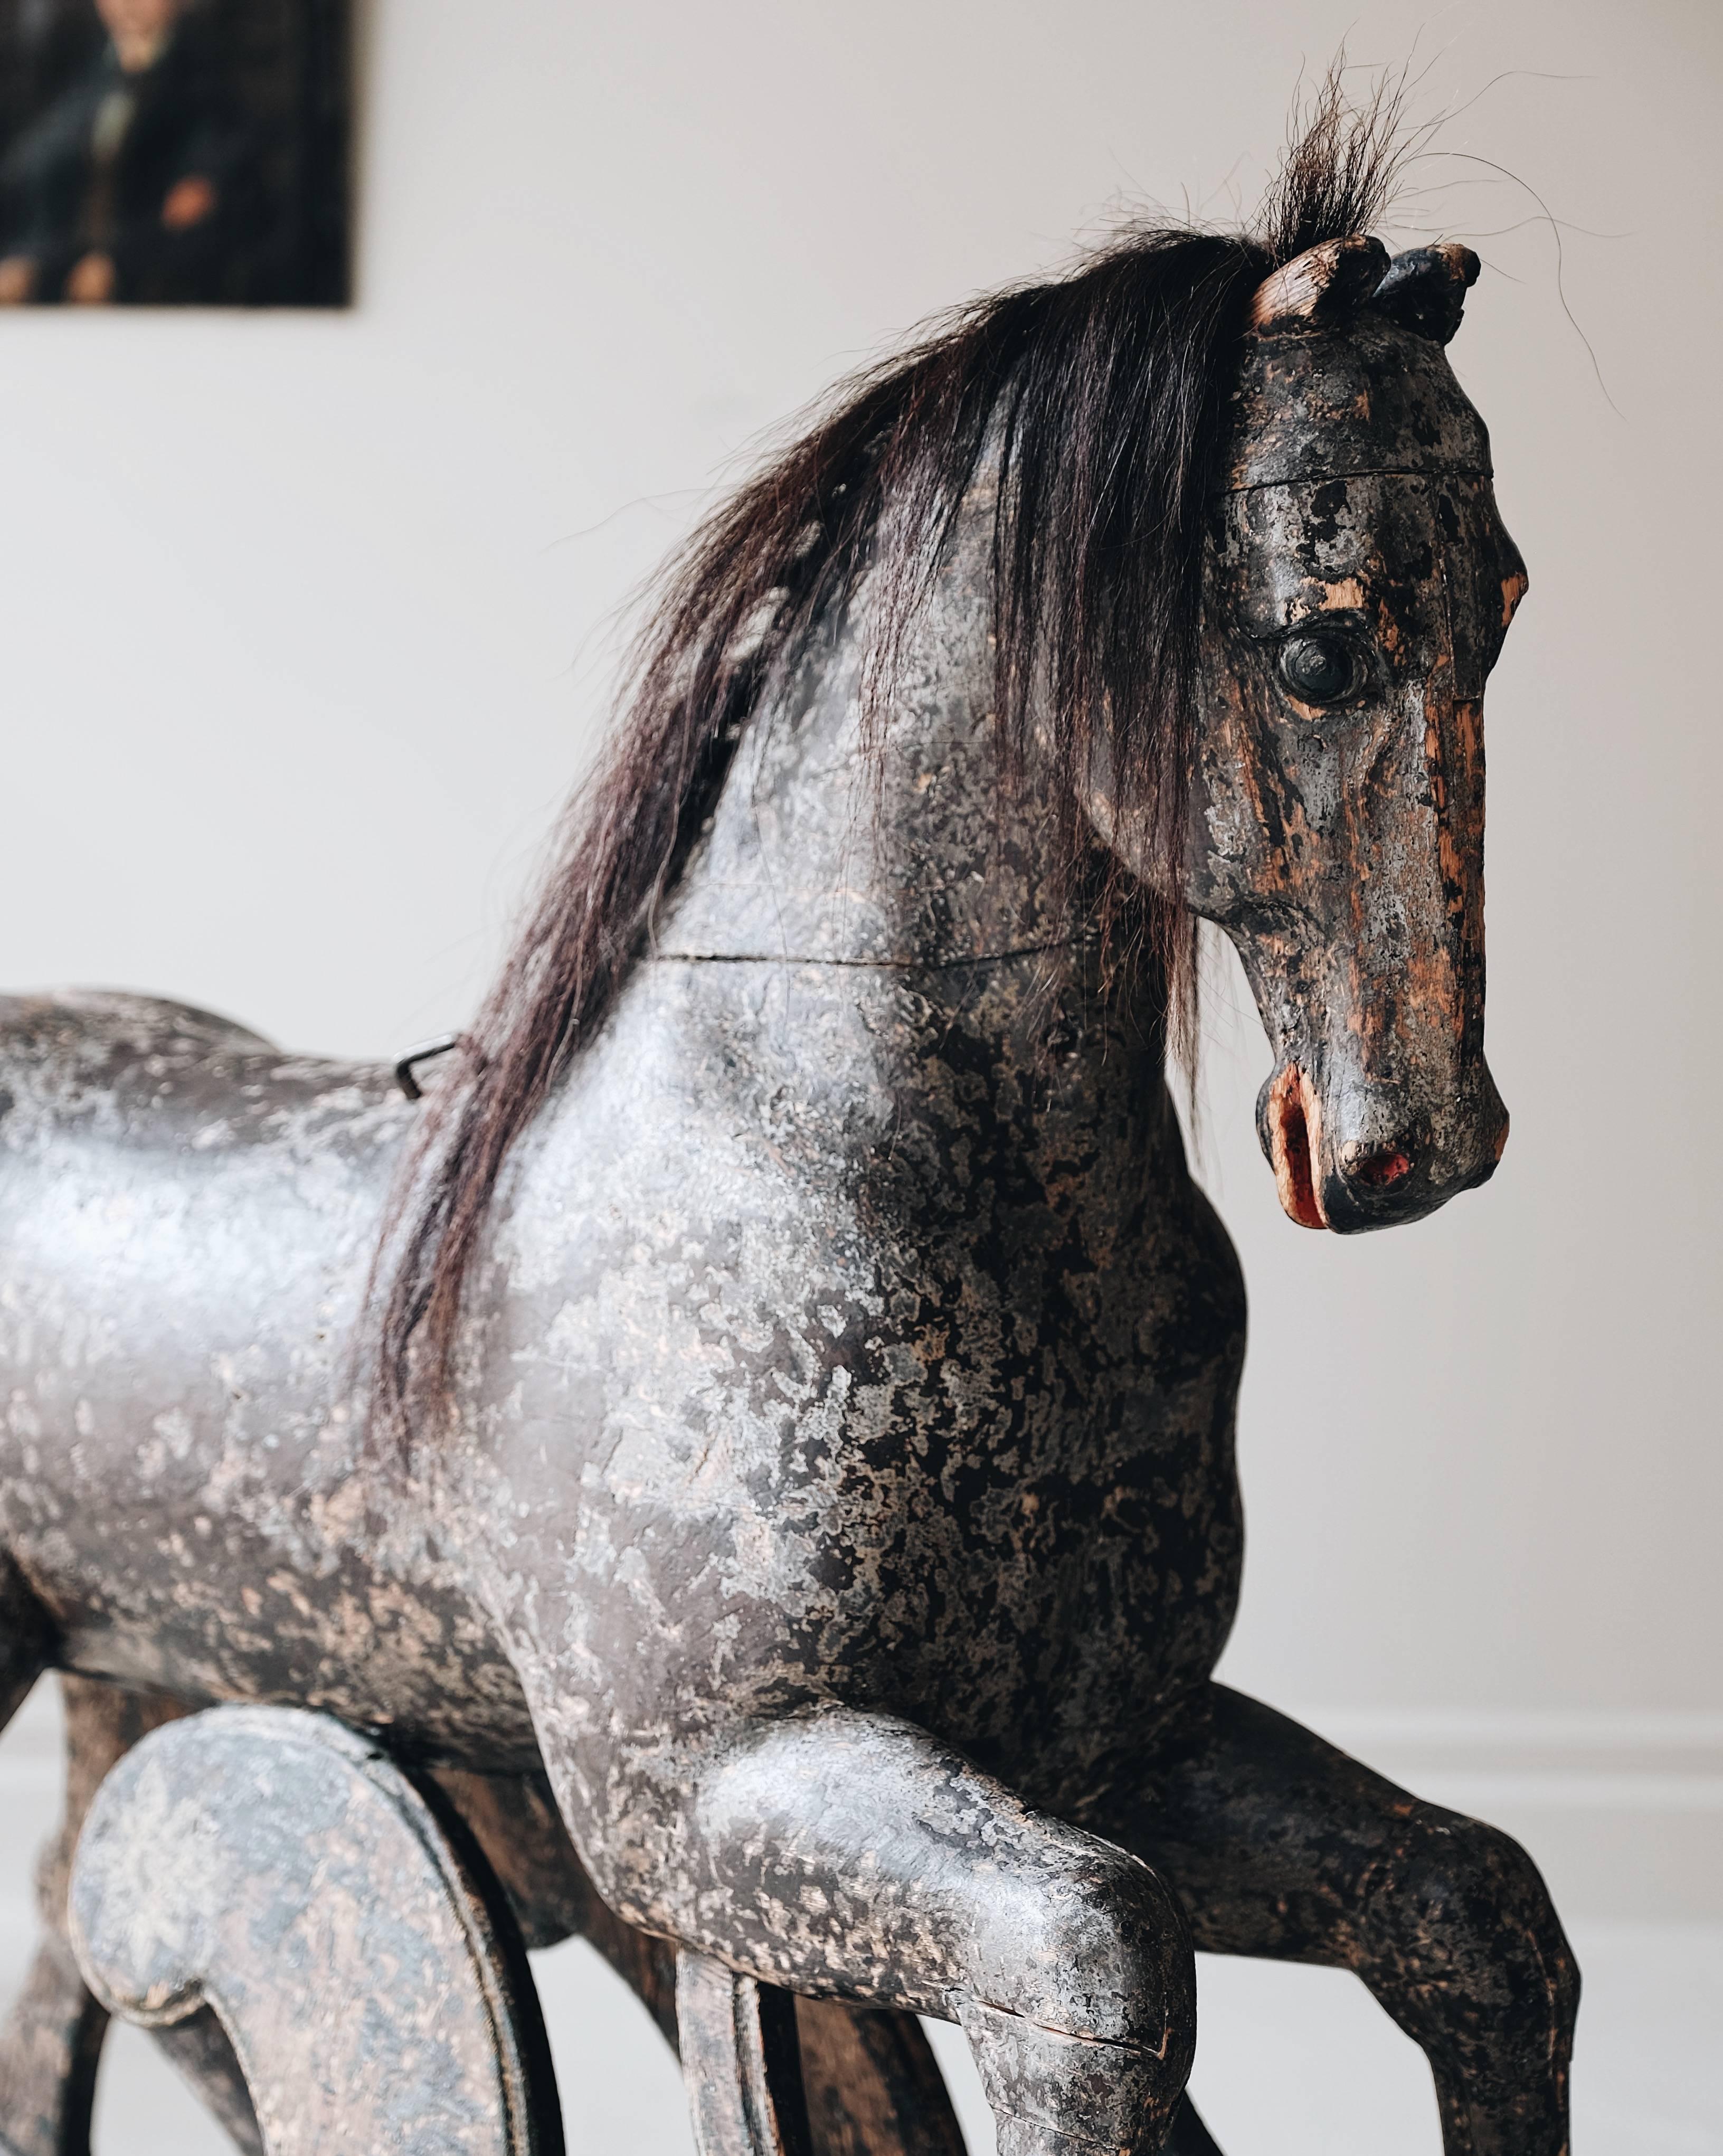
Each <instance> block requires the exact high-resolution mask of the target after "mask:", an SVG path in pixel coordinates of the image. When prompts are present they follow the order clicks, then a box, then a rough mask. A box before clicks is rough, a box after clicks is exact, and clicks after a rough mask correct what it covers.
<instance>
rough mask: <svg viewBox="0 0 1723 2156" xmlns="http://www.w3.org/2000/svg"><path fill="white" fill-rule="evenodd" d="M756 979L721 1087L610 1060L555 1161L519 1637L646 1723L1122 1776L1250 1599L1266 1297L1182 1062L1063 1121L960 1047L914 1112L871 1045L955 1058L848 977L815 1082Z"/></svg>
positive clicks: (512, 1429)
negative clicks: (1240, 1238) (861, 1729)
mask: <svg viewBox="0 0 1723 2156" xmlns="http://www.w3.org/2000/svg"><path fill="white" fill-rule="evenodd" d="M713 970H714V972H715V973H716V972H717V970H718V969H713ZM741 971H742V969H741V968H724V969H722V980H721V984H720V985H721V988H722V990H723V992H724V993H726V995H728V996H729V997H731V998H732V1001H731V1006H730V1009H729V1010H728V1011H727V1012H726V1014H724V1017H725V1021H726V1022H725V1024H724V1025H723V1026H722V1028H721V1029H720V1037H721V1039H722V1041H723V1044H724V1046H725V1049H726V1051H727V1052H728V1053H729V1054H730V1057H731V1060H730V1061H729V1063H728V1065H726V1064H725V1062H724V1061H723V1060H722V1059H721V1058H720V1057H715V1056H708V1057H706V1058H704V1059H702V1058H699V1057H695V1056H688V1057H683V1056H679V1055H678V1054H676V1053H675V1052H674V1051H672V1050H669V1049H668V1048H667V1047H666V1046H665V1045H664V1037H663V1036H660V1037H659V1039H658V1040H657V1041H655V1042H654V1040H653V1039H649V1038H642V1037H641V1034H637V1033H635V1031H634V1025H635V1024H636V1022H637V1014H632V1013H631V1014H625V1016H624V1019H623V1022H622V1024H620V1025H619V1026H618V1029H617V1033H616V1034H615V1035H613V1041H614V1043H615V1047H616V1050H617V1067H618V1070H620V1069H621V1067H622V1065H623V1062H624V1060H625V1061H626V1067H627V1075H628V1084H627V1085H626V1086H623V1085H622V1084H620V1083H615V1084H613V1083H612V1082H611V1079H610V1075H609V1074H608V1072H607V1070H606V1065H605V1059H604V1056H603V1053H602V1051H601V1052H600V1053H599V1054H597V1055H594V1057H593V1059H592V1063H591V1064H590V1065H589V1066H588V1067H587V1070H583V1071H582V1072H581V1073H580V1074H579V1075H578V1078H577V1083H576V1085H575V1086H574V1087H573V1088H572V1089H571V1091H570V1093H569V1095H568V1096H567V1097H566V1099H565V1101H564V1103H563V1106H562V1114H563V1116H565V1118H566V1122H567V1129H568V1130H569V1132H571V1133H575V1134H577V1142H576V1140H575V1138H574V1137H571V1139H570V1141H569V1142H567V1143H566V1144H559V1143H558V1142H557V1140H556V1137H555V1136H554V1135H552V1136H551V1137H548V1138H547V1139H546V1141H545V1142H544V1143H543V1144H542V1146H541V1147H539V1148H537V1149H535V1148H533V1147H528V1149H527V1150H526V1153H525V1154H524V1156H523V1159H522V1163H521V1167H520V1184H519V1194H518V1196H517V1199H516V1201H515V1208H514V1211H513V1214H512V1217H511V1219H510V1223H509V1225H508V1227H507V1228H506V1229H505V1232H504V1234H503V1235H502V1236H501V1237H500V1240H499V1243H498V1245H497V1246H496V1249H495V1253H494V1257H493V1267H494V1270H492V1271H491V1273H490V1276H489V1277H488V1281H487V1282H486V1283H485V1286H482V1287H481V1290H480V1297H479V1300H480V1301H481V1303H485V1302H489V1304H490V1313H491V1314H490V1318H489V1319H488V1321H487V1322H486V1324H485V1328H484V1330H483V1332H482V1334H481V1335H480V1336H479V1337H477V1338H475V1340H474V1347H475V1348H476V1349H477V1351H478V1353H479V1356H480V1358H481V1359H482V1360H483V1361H484V1362H485V1365H486V1368H487V1373H488V1374H487V1375H486V1378H485V1383H484V1387H483V1391H482V1394H481V1397H480V1398H479V1400H478V1402H477V1403H476V1404H475V1422H474V1429H475V1431H476V1432H478V1433H479V1442H478V1444H477V1445H475V1447H474V1452H475V1454H477V1455H482V1457H483V1458H484V1459H485V1461H486V1462H487V1468H486V1471H485V1475H484V1476H483V1478H482V1486H483V1487H484V1492H485V1493H484V1494H483V1495H482V1496H478V1498H477V1499H476V1502H477V1504H478V1506H479V1509H480V1510H481V1511H485V1512H488V1513H489V1515H490V1527H489V1529H488V1530H481V1532H489V1534H490V1536H491V1537H494V1538H495V1543H496V1547H497V1550H498V1555H499V1558H500V1559H501V1560H502V1562H501V1563H499V1565H498V1568H497V1574H498V1578H499V1580H502V1579H503V1578H504V1577H505V1573H506V1576H507V1578H510V1579H512V1580H514V1581H515V1582H520V1581H526V1580H529V1579H530V1580H531V1584H532V1585H531V1597H530V1600H529V1599H527V1598H524V1597H521V1598H519V1599H517V1604H516V1608H515V1626H516V1630H517V1636H519V1635H520V1632H522V1631H524V1632H526V1633H527V1634H529V1635H531V1643H530V1645H528V1647H527V1651H528V1653H529V1654H530V1655H531V1656H532V1657H533V1658H534V1659H535V1660H536V1659H539V1658H541V1657H542V1656H544V1655H549V1656H550V1657H551V1659H552V1660H553V1661H556V1663H557V1664H558V1666H559V1667H560V1669H561V1671H562V1678H561V1681H560V1686H559V1689H561V1691H562V1692H563V1695H564V1696H565V1697H566V1696H572V1695H575V1694H578V1695H580V1696H582V1697H589V1698H594V1697H596V1698H601V1699H602V1700H603V1702H605V1711H606V1713H607V1716H608V1717H615V1719H616V1721H617V1722H620V1724H621V1725H623V1727H637V1728H641V1729H645V1728H648V1727H653V1726H655V1725H656V1724H657V1723H658V1722H659V1720H660V1718H661V1717H663V1716H664V1715H665V1714H666V1713H667V1712H668V1713H670V1714H673V1715H680V1714H684V1713H686V1714H695V1715H700V1714H705V1713H706V1712H710V1711H713V1710H714V1709H717V1710H718V1711H720V1712H723V1711H735V1712H755V1711H762V1710H764V1711H772V1710H773V1709H782V1708H783V1707H787V1706H792V1705H793V1704H795V1703H796V1702H798V1701H801V1700H806V1699H814V1698H819V1697H832V1696H836V1697H843V1698H847V1699H849V1700H850V1701H852V1702H854V1703H857V1704H877V1705H880V1706H883V1707H890V1708H891V1709H893V1710H894V1711H896V1712H902V1713H905V1714H908V1715H910V1716H912V1717H914V1718H915V1719H916V1720H918V1721H920V1722H923V1723H924V1724H925V1725H926V1726H930V1727H934V1728H936V1729H939V1730H941V1732H944V1733H946V1734H948V1735H950V1736H951V1737H952V1738H956V1740H957V1741H960V1742H961V1743H965V1744H966V1745H967V1746H969V1747H970V1748H972V1750H975V1751H977V1752H978V1753H983V1754H987V1753H995V1752H997V1751H998V1750H999V1748H1001V1747H1005V1746H1010V1747H1013V1748H1015V1751H1016V1756H1017V1760H1018V1770H1019V1771H1022V1770H1023V1768H1022V1753H1023V1751H1024V1749H1025V1748H1027V1749H1028V1750H1032V1751H1035V1752H1045V1753H1047V1754H1048V1756H1049V1758H1054V1756H1057V1758H1059V1759H1060V1760H1061V1761H1067V1760H1069V1758H1071V1757H1072V1756H1073V1754H1074V1753H1075V1752H1076V1751H1079V1750H1083V1751H1086V1752H1090V1753H1092V1750H1093V1747H1094V1745H1095V1742H1096V1741H1097V1732H1105V1734H1107V1735H1108V1736H1109V1737H1111V1736H1114V1735H1122V1734H1124V1733H1125V1732H1126V1730H1127V1729H1128V1727H1130V1726H1131V1725H1136V1724H1141V1722H1142V1721H1143V1720H1144V1718H1145V1717H1151V1716H1152V1715H1153V1714H1154V1713H1155V1712H1156V1710H1157V1706H1158V1703H1159V1702H1164V1700H1165V1699H1166V1698H1167V1697H1168V1696H1169V1695H1170V1694H1171V1693H1173V1692H1176V1691H1178V1690H1180V1689H1182V1686H1184V1685H1185V1684H1186V1683H1187V1682H1189V1681H1194V1680H1195V1679H1196V1678H1197V1677H1200V1676H1202V1675H1203V1674H1204V1673H1206V1671H1207V1669H1208V1667H1209V1666H1212V1664H1213V1661H1214V1659H1215V1657H1216V1656H1217V1655H1218V1651H1219V1649H1220V1646H1221V1645H1222V1644H1223V1640H1224V1638H1225V1634H1226V1630H1227V1628H1228V1625H1229V1623H1230V1620H1231V1615H1232V1610H1233V1604H1234V1600H1235V1597H1236V1587H1237V1576H1238V1561H1239V1553H1240V1536H1239V1527H1238V1501H1237V1491H1236V1485H1235V1481H1234V1475H1233V1457H1232V1436H1233V1400H1234V1396H1235V1392H1236V1385H1237V1378H1238V1368H1239V1363H1240V1359H1241V1356H1242V1346H1243V1317H1244V1310H1243V1291H1242V1287H1241V1285H1240V1282H1239V1278H1238V1268H1237V1265H1236V1261H1235V1260H1234V1258H1233V1253H1232V1250H1231V1248H1230V1245H1228V1242H1227V1239H1226V1237H1225V1235H1224V1231H1223V1229H1221V1228H1220V1225H1219V1224H1218V1221H1217V1220H1216V1219H1215V1217H1214V1215H1213V1212H1212V1211H1211V1210H1210V1209H1209V1208H1208V1205H1207V1204H1206V1201H1204V1200H1203V1199H1202V1197H1201V1195H1200V1193H1197V1191H1196V1190H1195V1189H1194V1188H1193V1187H1192V1184H1191V1183H1190V1181H1189V1178H1188V1176H1187V1173H1186V1172H1185V1168H1184V1163H1183V1159H1182V1150H1181V1149H1180V1147H1179V1144H1178V1140H1177V1127H1176V1125H1175V1123H1174V1122H1173V1119H1172V1116H1171V1113H1170V1111H1169V1110H1168V1108H1167V1104H1166V1097H1165V1092H1164V1087H1163V1086H1162V1085H1161V1076H1160V1072H1159V1069H1158V1066H1155V1067H1153V1068H1152V1069H1150V1070H1143V1069H1142V1068H1141V1067H1139V1062H1138V1060H1136V1059H1132V1060H1126V1058H1124V1057H1123V1056H1121V1057H1120V1058H1119V1062H1120V1065H1122V1066H1123V1067H1122V1068H1121V1069H1120V1070H1119V1071H1118V1072H1117V1073H1116V1075H1115V1073H1114V1072H1113V1071H1112V1070H1109V1071H1108V1075H1107V1077H1106V1081H1105V1084H1104V1085H1103V1086H1099V1087H1087V1088H1085V1087H1083V1086H1076V1085H1071V1086H1067V1087H1066V1088H1065V1089H1064V1091H1059V1089H1057V1088H1054V1087H1051V1086H1049V1085H1048V1084H1046V1083H1045V1082H1044V1079H1043V1075H1042V1073H1041V1070H1040V1069H1039V1066H1038V1065H1030V1066H1029V1067H1028V1068H1024V1067H1022V1066H1021V1065H1019V1066H1018V1067H1013V1065H1012V1059H1011V1056H1010V1055H1009V1053H1008V1052H1001V1051H999V1050H997V1046H995V1047H992V1048H991V1049H990V1048H989V1047H988V1045H987V1043H986V1042H983V1043H982V1045H981V1046H980V1047H979V1048H978V1049H977V1050H976V1051H975V1052H974V1053H970V1054H966V1053H963V1052H962V1051H963V1050H964V1048H965V1044H963V1043H961V1042H957V1043H955V1044H954V1042H953V1039H952V1037H951V1029H950V1028H949V1027H946V1029H945V1030H944V1031H943V1032H942V1033H941V1034H939V1036H938V1039H937V1041H936V1049H937V1057H936V1060H935V1061H934V1063H933V1065H932V1066H931V1068H930V1067H928V1065H926V1063H925V1062H924V1063H923V1064H921V1065H920V1066H919V1067H911V1068H910V1070H909V1071H908V1072H907V1074H905V1070H904V1067H903V1060H902V1059H901V1058H900V1059H899V1061H898V1065H897V1067H896V1069H895V1070H887V1071H886V1072H885V1074H884V1078H885V1081H886V1082H882V1073H881V1070H880V1066H879V1062H878V1061H877V1060H875V1061H873V1062H869V1059H868V1056H867V1055H866V1054H864V1053H861V1052H859V1049H858V1052H856V1053H854V1054H853V1055H850V1056H849V1058H848V1060H847V1066H846V1058H845V1056H844V1054H843V1053H841V1052H840V1051H842V1050H844V1049H845V1048H846V1047H849V1048H858V1042H857V1038H856V1037H857V1036H858V1035H861V1036H863V1039H862V1041H861V1043H860V1047H865V1048H872V1047H874V1046H876V1045H877V1044H878V1042H879V1040H880V1039H882V1038H883V1039H887V1040H890V1039H892V1037H893V1034H894V1029H896V1032H897V1039H898V1040H899V1042H901V1041H902V1039H903V1038H904V1037H905V1035H907V1036H908V1038H909V1041H910V1046H911V1047H912V1048H913V1047H919V1045H920V1041H921V1040H922V1039H924V1038H926V1035H927V1034H931V1033H932V1032H933V1029H932V1027H931V1026H926V1027H920V1030H919V1031H918V1030H917V1028H918V1026H920V1021H919V1019H917V1017H916V1015H915V1014H914V1013H913V1012H912V1013H911V1014H910V1017H909V1019H905V1018H904V1017H903V1008H904V1003H905V992H904V991H903V990H902V989H901V988H899V987H897V986H896V985H895V984H890V985H889V986H888V988H886V989H885V990H882V991H881V993H880V994H879V998H878V999H877V1000H876V1002H875V1003H874V1005H873V1007H872V1008H871V1009H869V1006H868V1004H866V1002H865V1001H864V996H863V995H862V994H861V993H859V992H858V990H857V988H855V986H854V985H853V984H852V983H847V982H846V983H843V984H842V988H841V998H840V994H839V993H833V992H831V991H829V990H828V988H827V986H826V983H825V979H824V978H823V977H815V978H810V979H808V980H807V981H805V982H792V983H789V987H790V989H791V990H792V992H793V993H795V995H796V997H797V1008H798V1009H799V1011H800V1014H801V1015H802V1017H803V1020H804V1025H803V1034H802V1042H803V1045H804V1047H805V1043H806V1041H807V1039H808V1037H809V1035H810V1034H813V1037H815V1038H819V1039H821V1041H822V1046H823V1053H822V1055H820V1058H819V1061H818V1069H817V1070H814V1069H813V1067H812V1060H811V1059H810V1058H808V1057H806V1056H805V1055H804V1057H803V1067H802V1068H801V1070H799V1071H797V1072H796V1073H795V1074H794V1075H795V1077H796V1081H797V1082H795V1083H794V1084H791V1083H789V1082H787V1077H786V1071H785V1066H786V1065H787V1064H788V1062H789V1061H790V1060H791V1057H790V1052H789V1050H787V1049H785V1048H784V1046H783V1045H782V1034H777V1035H772V1034H770V1029H764V1028H761V1027H759V1025H758V1022H757V1017H756V1013H755V1012H750V1011H748V1010H746V1009H741V1008H740V1002H741V999H740V997H739V995H738V983H737V981H736V977H737V975H739V974H740V973H741ZM779 971H780V973H781V972H782V969H779ZM741 985H742V986H746V984H745V983H743V984H741ZM773 992H774V991H773V990H772V988H770V987H769V986H768V987H767V988H764V989H763V991H762V995H761V1001H762V1002H763V1001H765V1000H766V999H767V998H769V996H770V995H771V994H772V993H773ZM649 994H650V996H651V997H652V998H655V999H657V1000H658V1001H659V1004H660V1008H661V1009H662V1007H663V1005H664V1003H666V1002H668V1003H670V1004H672V1006H673V1008H674V1014H675V1015H676V1016H677V1017H678V1018H679V1019H684V1020H685V1019H687V1017H688V1015H689V1013H688V1009H687V999H686V991H685V984H684V983H674V984H672V986H671V987H670V988H664V987H662V986H660V985H659V983H652V984H650V987H649ZM894 997H895V998H897V1001H896V1002H895V1004H893V1003H892V1002H891V1001H890V998H894ZM822 998H824V1000H822ZM641 1000H642V1003H643V1004H644V1003H645V1002H646V1001H647V1000H648V998H647V997H646V996H643V998H642V999H641ZM756 1011H757V1006H756ZM983 1016H985V1011H983ZM809 1021H813V1023H809ZM749 1024H753V1025H754V1026H755V1028H756V1030H755V1032H754V1033H753V1034H752V1035H751V1036H750V1034H749V1031H748V1026H749ZM643 1030H644V1029H643ZM687 1030H689V1029H688V1028H686V1027H685V1028H684V1032H686V1031H687ZM762 1031H763V1032H767V1034H768V1037H767V1039H766V1040H765V1043H764V1045H762V1040H761V1038H760V1035H761V1033H762ZM739 1044H740V1049H739V1047H738V1045H739ZM624 1049H626V1050H628V1051H629V1052H628V1055H627V1056H626V1058H625V1059H624V1058H623V1055H622V1053H621V1051H622V1050H624ZM742 1051H745V1052H742ZM714 1064H716V1065H717V1067H718V1070H719V1071H720V1074H721V1075H723V1076H724V1077H725V1079H726V1087H725V1088H722V1089H720V1087H718V1086H715V1085H714V1084H713V1083H712V1082H711V1080H712V1071H713V1065H714ZM667 1132H668V1133H674V1134H675V1137H674V1140H673V1141H671V1142H667V1141H666V1136H665V1134H666V1133H667ZM500 1283H501V1284H502V1291H501V1292H500V1293H499V1292H498V1288H499V1284H500ZM500 1592H501V1593H502V1594H504V1596H505V1599H507V1598H508V1597H509V1596H510V1594H512V1593H513V1592H514V1590H512V1589H509V1588H508V1587H507V1586H502V1587H501V1588H500ZM1036 1779H1040V1778H1039V1777H1036Z"/></svg>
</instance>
